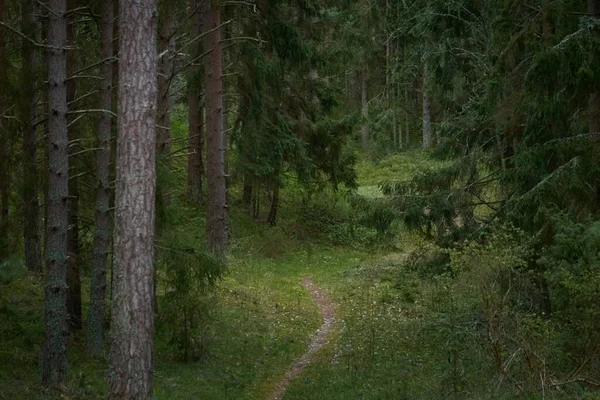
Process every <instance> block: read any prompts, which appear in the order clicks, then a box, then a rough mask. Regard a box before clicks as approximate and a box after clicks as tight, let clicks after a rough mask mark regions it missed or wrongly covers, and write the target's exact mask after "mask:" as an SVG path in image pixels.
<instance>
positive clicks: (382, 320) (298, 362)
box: [0, 152, 514, 400]
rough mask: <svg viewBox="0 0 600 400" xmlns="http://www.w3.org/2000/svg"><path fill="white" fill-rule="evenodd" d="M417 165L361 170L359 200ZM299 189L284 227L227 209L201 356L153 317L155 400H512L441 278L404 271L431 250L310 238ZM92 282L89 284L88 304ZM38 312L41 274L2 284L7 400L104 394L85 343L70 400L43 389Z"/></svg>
mask: <svg viewBox="0 0 600 400" xmlns="http://www.w3.org/2000/svg"><path fill="white" fill-rule="evenodd" d="M422 158H423V157H422V154H421V153H420V152H414V154H413V153H405V154H403V155H397V156H392V157H390V158H389V159H386V160H383V161H381V162H380V163H378V164H370V163H361V165H360V168H359V183H360V185H361V191H363V192H364V194H365V195H370V196H372V197H377V196H379V195H380V194H379V192H378V188H377V185H378V183H379V182H380V181H382V180H385V179H388V178H392V177H394V178H396V179H408V178H409V177H410V176H411V175H413V174H414V173H416V172H417V171H420V170H423V169H424V168H430V167H434V166H432V165H428V164H424V163H423V161H422ZM183 185H184V184H183ZM293 190H294V189H293V188H287V189H286V190H285V191H283V193H282V204H281V215H280V223H279V224H278V226H277V227H269V226H268V225H266V224H263V223H260V222H257V221H256V220H253V219H252V218H250V217H248V216H247V215H246V213H245V211H243V210H242V209H241V207H239V206H236V205H235V204H234V205H233V207H232V208H231V248H230V252H229V255H228V268H227V273H226V274H225V275H224V277H223V278H222V279H221V280H220V281H219V282H218V283H217V286H216V289H215V291H214V293H213V294H212V295H211V297H210V298H209V299H207V301H208V304H209V305H210V318H207V319H206V320H205V321H201V325H202V326H201V329H202V332H201V334H199V335H198V339H199V340H200V344H201V350H202V351H201V354H200V357H199V358H198V359H196V360H195V361H192V362H187V363H186V362H182V361H181V358H180V357H179V356H178V355H177V354H176V353H175V351H174V346H173V343H172V341H171V339H170V337H169V335H168V334H166V333H165V332H164V331H162V330H161V327H160V326H161V322H160V320H159V323H158V330H157V335H156V340H155V374H154V387H155V399H157V400H192V399H203V400H228V399H231V400H269V399H270V400H274V399H286V400H321V399H322V400H351V399H361V400H362V399H365V400H375V399H382V400H383V399H398V400H401V399H411V400H412V399H438V398H448V395H447V394H448V393H454V395H453V397H452V396H450V397H451V398H456V399H458V398H461V399H463V398H474V399H475V398H477V399H501V398H507V399H508V398H514V396H513V397H511V393H506V394H504V397H502V396H499V395H498V393H492V394H491V395H490V390H489V388H488V386H486V385H487V382H488V381H487V378H488V377H489V376H494V370H493V363H491V362H485V363H484V362H482V361H481V358H482V357H484V355H481V354H478V353H477V349H465V348H462V347H461V346H462V344H461V343H462V342H461V340H459V339H460V338H458V337H457V336H456V335H455V334H454V333H453V327H454V326H455V322H453V320H452V318H451V317H452V314H448V313H442V312H441V311H442V309H445V308H447V306H448V304H452V299H451V298H450V297H448V292H447V290H446V289H445V287H444V283H443V282H437V283H436V282H433V283H431V282H426V281H424V280H423V279H421V278H420V277H419V275H418V272H417V271H415V270H414V269H411V268H409V267H407V265H408V264H407V262H406V261H407V254H408V253H410V252H412V251H413V250H418V249H420V248H422V247H426V246H427V243H426V242H425V241H422V240H420V239H419V238H418V237H416V236H414V235H411V234H408V233H407V232H405V231H404V230H403V229H402V227H399V232H398V233H399V236H398V237H397V238H396V240H395V242H394V243H393V245H392V246H391V247H388V248H377V247H371V248H369V247H364V246H352V245H333V244H331V243H328V242H326V241H321V240H315V239H314V238H313V237H312V236H311V235H312V233H311V232H314V231H311V232H306V231H305V227H303V226H302V224H299V223H298V222H297V218H295V217H293V216H292V214H293V213H295V212H296V210H297V208H298V200H297V197H298V196H296V195H295V194H294V193H293ZM232 198H235V197H234V196H233V195H232ZM325 202H326V203H328V204H332V203H334V202H335V199H334V200H331V199H325ZM203 218H204V217H203V215H201V214H199V213H198V210H196V209H193V208H192V209H186V211H185V212H184V213H183V215H180V217H179V219H177V224H178V225H177V230H178V231H180V232H182V233H185V234H186V235H188V236H189V235H192V236H193V235H197V236H193V237H190V238H189V239H190V240H191V241H192V242H197V243H201V242H202V240H203V239H202V234H203V233H202V232H203V230H202V226H203V225H202V221H203ZM317 228H318V227H317ZM332 234H333V235H336V234H339V232H337V231H333V233H332ZM176 237H177V238H178V240H179V239H180V237H179V236H176ZM87 274H89V271H85V270H84V271H83V276H84V277H85V276H87ZM307 277H310V280H309V279H307ZM88 285H89V282H88V280H86V279H84V281H83V295H84V299H87V296H88V293H89V287H88ZM42 304H43V290H42V285H41V280H40V279H39V278H38V277H35V276H29V275H24V276H23V277H21V278H19V279H16V280H13V281H12V282H10V283H8V284H0V318H2V323H0V399H10V400H18V399H36V400H38V399H39V400H54V399H63V400H64V399H65V398H68V399H81V400H92V399H94V400H96V399H104V398H106V392H107V384H106V376H107V363H106V359H100V360H98V359H93V358H91V357H89V356H88V355H86V353H85V345H84V337H83V335H82V334H76V335H75V336H74V337H73V339H72V342H71V346H70V349H71V350H70V365H71V368H70V380H69V382H68V390H66V391H65V393H63V395H64V397H62V398H61V397H60V396H57V395H56V394H55V393H46V392H43V391H40V389H39V383H38V382H39V381H38V374H37V371H38V370H37V362H38V356H39V346H40V343H41V338H42V331H41V328H42V310H43V307H42ZM159 305H160V302H159ZM333 305H335V307H334V306H333ZM84 306H86V305H85V304H84ZM86 311H87V310H86V309H84V313H85V312H86ZM159 312H160V309H159ZM163 325H164V324H163ZM320 327H321V328H320ZM319 328H320V329H319ZM315 332H317V333H316V334H315ZM451 355H453V357H455V358H454V359H453V360H454V361H455V362H453V364H449V360H450V356H451ZM456 355H460V357H461V358H456ZM478 357H479V358H478ZM456 360H458V361H456ZM466 376H468V377H469V379H468V380H467V379H466V378H465V377H466ZM480 377H481V379H479V378H480ZM490 387H492V386H490ZM494 387H495V386H494ZM457 393H462V394H460V395H457ZM467 394H469V395H467Z"/></svg>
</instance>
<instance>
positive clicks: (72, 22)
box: [67, 0, 82, 330]
mask: <svg viewBox="0 0 600 400" xmlns="http://www.w3.org/2000/svg"><path fill="white" fill-rule="evenodd" d="M76 7H77V2H76V0H67V10H75V8H76ZM76 34H77V14H76V13H75V12H71V13H70V14H69V21H68V29H67V42H68V43H69V44H70V45H72V46H73V47H75V43H76V37H77V36H76ZM76 71H77V52H76V51H75V50H70V51H69V52H68V54H67V77H72V76H73V75H74V74H75V73H76ZM76 91H77V86H76V79H69V80H67V106H68V107H69V109H76V108H77V106H76V104H75V98H76ZM68 134H69V142H70V144H69V168H70V170H71V178H70V180H69V202H68V207H69V232H68V254H69V258H68V267H67V287H68V289H67V314H68V322H69V327H70V328H71V330H81V328H82V317H81V279H80V276H79V182H78V181H79V178H78V175H79V163H78V161H77V156H76V155H75V154H77V153H79V152H80V151H81V145H80V144H79V143H80V142H79V140H78V139H79V130H78V128H77V123H76V122H74V121H73V120H72V121H70V126H69V127H68Z"/></svg>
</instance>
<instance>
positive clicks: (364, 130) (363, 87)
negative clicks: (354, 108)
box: [360, 70, 369, 147]
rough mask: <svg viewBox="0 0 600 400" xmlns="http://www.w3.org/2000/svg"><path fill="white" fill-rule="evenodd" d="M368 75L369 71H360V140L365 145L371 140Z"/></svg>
mask: <svg viewBox="0 0 600 400" xmlns="http://www.w3.org/2000/svg"><path fill="white" fill-rule="evenodd" d="M367 85H368V77H367V72H366V70H365V71H362V72H361V73H360V104H361V115H362V118H363V122H362V126H361V127H360V140H361V143H362V145H363V147H365V146H366V145H367V143H368V142H369V124H368V122H367V118H369V99H368V97H367V96H368V91H367Z"/></svg>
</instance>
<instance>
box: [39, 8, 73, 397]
mask: <svg viewBox="0 0 600 400" xmlns="http://www.w3.org/2000/svg"><path fill="white" fill-rule="evenodd" d="M48 7H49V11H50V12H49V14H48V18H49V21H48V46H49V49H48V86H49V87H48V158H49V160H48V165H49V169H48V174H49V175H48V197H47V198H48V200H47V203H48V204H47V206H46V208H47V213H48V221H47V231H46V272H45V287H44V289H45V290H44V291H45V298H44V306H45V312H44V330H45V332H44V333H45V339H44V344H43V346H42V354H41V377H42V384H43V385H45V386H51V387H53V386H59V385H62V384H63V383H64V382H65V380H66V378H67V372H68V361H67V343H66V340H67V310H66V295H67V282H66V273H67V230H68V195H69V186H68V185H69V165H68V159H69V156H68V149H67V147H68V142H69V138H68V136H67V87H66V80H67V46H68V42H67V4H66V0H50V2H49V5H48Z"/></svg>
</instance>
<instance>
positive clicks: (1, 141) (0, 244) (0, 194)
mask: <svg viewBox="0 0 600 400" xmlns="http://www.w3.org/2000/svg"><path fill="white" fill-rule="evenodd" d="M5 17H6V10H5V5H4V0H0V21H2V22H4V21H5V19H6V18H5ZM4 35H5V30H4V29H0V82H6V81H7V80H6V79H7V76H6V75H7V74H6V56H5V47H6V41H5V38H4ZM5 87H6V85H2V86H1V87H0V262H2V261H3V259H4V258H5V257H6V256H7V255H8V254H7V249H8V243H6V240H7V237H8V235H7V233H8V232H7V229H8V160H7V157H6V156H7V146H8V129H7V126H6V121H5V118H4V112H5V107H6V93H5Z"/></svg>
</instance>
